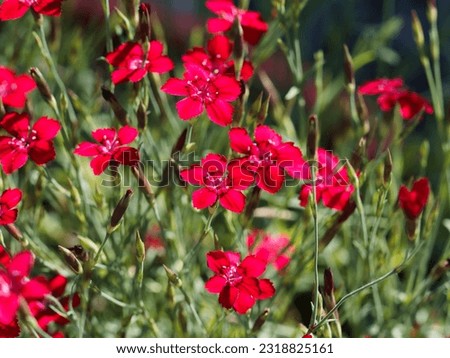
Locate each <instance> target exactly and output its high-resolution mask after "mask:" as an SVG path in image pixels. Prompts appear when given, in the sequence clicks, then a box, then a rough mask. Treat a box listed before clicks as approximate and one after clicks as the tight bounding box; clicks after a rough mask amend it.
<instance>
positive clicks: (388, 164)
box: [383, 149, 392, 184]
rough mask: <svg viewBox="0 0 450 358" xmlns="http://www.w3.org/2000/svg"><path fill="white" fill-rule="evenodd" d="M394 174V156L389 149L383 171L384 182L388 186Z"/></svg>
mask: <svg viewBox="0 0 450 358" xmlns="http://www.w3.org/2000/svg"><path fill="white" fill-rule="evenodd" d="M391 173H392V155H391V151H390V150H389V149H388V150H387V153H386V157H385V158H384V171H383V181H384V184H387V183H388V182H389V181H390V180H391Z"/></svg>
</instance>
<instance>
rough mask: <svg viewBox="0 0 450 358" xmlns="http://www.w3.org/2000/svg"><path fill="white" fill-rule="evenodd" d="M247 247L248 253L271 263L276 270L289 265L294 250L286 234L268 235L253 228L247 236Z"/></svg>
mask: <svg viewBox="0 0 450 358" xmlns="http://www.w3.org/2000/svg"><path fill="white" fill-rule="evenodd" d="M247 247H248V250H249V253H250V254H252V255H255V256H256V257H257V258H258V259H260V260H262V261H264V262H266V263H267V264H268V265H269V264H272V265H273V266H274V267H275V269H276V270H277V271H282V270H284V269H285V268H286V267H287V266H288V265H289V262H290V261H291V255H292V253H293V251H294V247H293V246H292V245H291V243H290V240H289V238H288V237H287V236H270V235H268V234H266V233H264V232H262V231H260V230H253V231H252V232H251V233H250V234H249V235H248V236H247Z"/></svg>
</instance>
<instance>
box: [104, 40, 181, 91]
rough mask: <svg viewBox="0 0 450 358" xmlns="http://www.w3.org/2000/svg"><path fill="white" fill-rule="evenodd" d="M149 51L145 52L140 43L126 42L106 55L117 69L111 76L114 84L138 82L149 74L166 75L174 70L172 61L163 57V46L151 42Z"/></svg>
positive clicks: (159, 43) (157, 42) (156, 42)
mask: <svg viewBox="0 0 450 358" xmlns="http://www.w3.org/2000/svg"><path fill="white" fill-rule="evenodd" d="M149 46H150V47H149V49H148V51H147V52H145V51H144V48H143V47H142V45H141V44H140V43H138V42H131V41H129V42H125V43H123V44H121V45H120V46H119V47H117V48H116V49H115V50H114V51H113V52H110V53H108V54H107V55H106V60H107V61H108V62H109V63H110V64H111V65H112V66H114V67H116V69H115V70H114V71H113V72H112V74H111V79H112V81H113V83H114V84H119V83H122V82H126V81H129V82H138V81H140V80H142V79H143V78H144V77H145V75H146V74H147V73H148V72H153V73H165V72H168V71H170V70H171V69H173V62H172V60H171V59H170V58H169V57H167V56H165V55H163V54H162V52H163V44H162V43H161V42H159V41H150V43H149Z"/></svg>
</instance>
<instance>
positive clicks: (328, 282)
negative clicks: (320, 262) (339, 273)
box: [323, 267, 334, 296]
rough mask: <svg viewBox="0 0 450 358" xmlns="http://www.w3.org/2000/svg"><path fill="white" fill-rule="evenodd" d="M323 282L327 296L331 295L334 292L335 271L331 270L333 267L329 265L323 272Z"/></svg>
mask: <svg viewBox="0 0 450 358" xmlns="http://www.w3.org/2000/svg"><path fill="white" fill-rule="evenodd" d="M323 282H324V287H323V289H324V291H323V292H324V294H325V295H326V296H331V295H332V294H333V292H334V280H333V273H332V272H331V269H330V268H329V267H327V268H326V269H325V271H324V273H323Z"/></svg>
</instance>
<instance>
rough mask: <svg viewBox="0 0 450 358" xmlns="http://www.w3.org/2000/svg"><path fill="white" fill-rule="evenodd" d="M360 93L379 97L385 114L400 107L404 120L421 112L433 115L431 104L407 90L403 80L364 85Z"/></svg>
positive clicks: (383, 79) (385, 79)
mask: <svg viewBox="0 0 450 358" xmlns="http://www.w3.org/2000/svg"><path fill="white" fill-rule="evenodd" d="M358 92H359V93H361V94H363V95H377V96H378V99H377V102H378V105H379V106H380V109H381V110H382V111H384V112H389V111H391V110H392V109H393V108H394V107H395V106H396V105H399V106H400V114H401V116H402V117H403V119H412V118H413V117H415V116H416V115H417V114H419V113H420V112H421V111H423V112H425V113H428V114H432V113H433V107H432V106H431V104H430V103H429V102H428V101H427V100H426V99H425V98H423V97H422V96H420V95H419V94H418V93H416V92H412V91H409V90H408V89H406V88H405V87H404V83H403V80H402V79H401V78H394V79H389V78H379V79H376V80H374V81H370V82H367V83H365V84H363V85H362V86H360V87H359V89H358Z"/></svg>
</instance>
